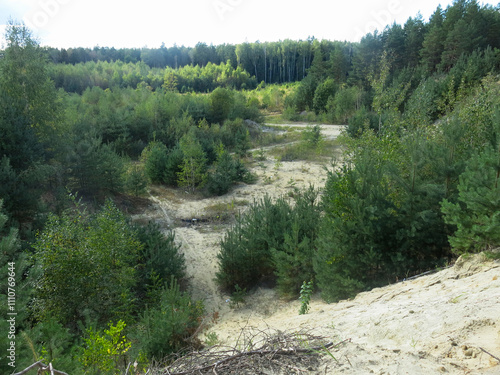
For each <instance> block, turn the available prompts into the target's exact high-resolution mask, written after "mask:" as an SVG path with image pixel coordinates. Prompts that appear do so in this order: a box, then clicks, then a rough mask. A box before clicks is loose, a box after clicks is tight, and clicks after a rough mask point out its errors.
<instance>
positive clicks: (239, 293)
mask: <svg viewBox="0 0 500 375" xmlns="http://www.w3.org/2000/svg"><path fill="white" fill-rule="evenodd" d="M246 295H247V289H246V288H244V289H241V288H240V286H239V285H238V284H236V285H235V286H234V292H233V294H231V299H230V301H229V307H231V308H232V309H235V308H237V307H240V304H243V303H245V297H246Z"/></svg>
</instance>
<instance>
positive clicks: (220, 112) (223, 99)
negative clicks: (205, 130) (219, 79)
mask: <svg viewBox="0 0 500 375" xmlns="http://www.w3.org/2000/svg"><path fill="white" fill-rule="evenodd" d="M210 100H211V107H210V111H211V116H212V122H213V123H219V124H222V123H223V122H224V120H227V119H228V118H229V113H230V112H231V108H232V106H233V104H234V93H233V92H232V91H231V90H228V89H223V88H220V87H218V88H217V89H215V90H214V91H213V92H212V94H211V95H210Z"/></svg>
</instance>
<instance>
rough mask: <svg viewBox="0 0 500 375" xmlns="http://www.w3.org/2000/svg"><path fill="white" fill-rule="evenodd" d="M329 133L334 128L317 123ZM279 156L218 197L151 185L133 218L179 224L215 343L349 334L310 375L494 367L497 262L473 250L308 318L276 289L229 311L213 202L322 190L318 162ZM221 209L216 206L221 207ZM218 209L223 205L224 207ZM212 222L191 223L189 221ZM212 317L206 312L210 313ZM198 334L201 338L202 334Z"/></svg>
mask: <svg viewBox="0 0 500 375" xmlns="http://www.w3.org/2000/svg"><path fill="white" fill-rule="evenodd" d="M322 128H323V132H324V134H326V135H327V136H328V137H329V138H334V137H335V136H336V135H337V134H338V133H339V131H340V127H334V126H327V127H322ZM275 167H276V165H275V161H274V160H273V159H271V158H268V160H267V161H265V162H263V163H261V164H260V165H258V164H256V165H255V166H254V167H253V171H254V172H255V173H257V174H258V175H259V177H260V178H259V182H258V183H257V184H255V185H245V184H242V185H240V186H238V187H237V188H236V189H234V190H233V191H232V192H231V193H230V194H228V195H226V196H224V197H221V198H209V199H201V198H198V199H196V198H193V197H192V196H189V195H187V194H185V193H183V192H179V191H175V190H171V189H165V188H160V187H155V188H153V189H152V191H151V199H152V201H153V202H154V205H153V206H152V207H151V208H150V209H149V210H148V211H147V212H145V213H144V214H142V215H137V216H136V219H137V220H141V219H144V220H146V219H151V218H153V219H155V220H156V221H158V222H159V223H161V224H162V226H163V227H164V228H165V229H168V228H175V232H176V239H177V240H178V241H179V243H180V244H181V251H182V252H183V253H184V255H185V257H186V263H187V274H188V275H189V277H190V289H191V292H192V294H193V297H194V298H196V299H202V300H203V301H204V302H205V306H206V309H207V312H208V313H209V314H212V313H215V312H217V313H218V316H219V319H218V320H217V321H216V322H215V323H213V322H212V323H207V330H206V331H205V333H208V332H215V333H216V334H217V335H218V338H219V340H220V341H221V342H223V343H227V344H231V343H234V341H235V340H236V338H237V337H238V336H239V333H240V332H241V329H246V328H249V327H258V328H260V329H264V328H266V327H269V328H273V329H279V330H298V329H313V330H314V332H315V333H318V334H321V335H325V336H328V337H331V339H332V340H333V341H335V342H340V341H342V340H345V339H350V342H348V343H346V344H344V345H342V346H341V347H340V348H339V349H338V351H337V352H335V353H333V354H334V356H335V357H336V359H337V361H338V362H336V361H334V360H333V359H332V358H331V357H329V356H325V358H324V364H323V365H322V367H321V368H319V369H316V370H315V371H306V372H304V373H314V374H337V373H342V374H371V373H374V374H424V373H425V374H439V373H450V374H500V362H499V361H497V360H495V359H494V358H493V357H491V356H490V355H488V354H486V353H484V352H483V351H482V350H481V349H479V348H483V349H484V350H486V351H488V352H489V353H491V354H493V355H495V356H496V357H500V281H499V278H500V262H498V261H497V262H484V261H482V260H480V259H478V258H477V257H476V258H474V259H472V260H469V261H467V262H462V261H460V262H457V264H455V266H454V267H452V268H448V269H446V270H443V271H441V272H438V273H435V274H431V275H428V276H423V277H421V278H417V279H414V280H411V281H407V282H401V283H398V284H394V285H390V286H387V287H385V288H378V289H375V290H372V291H370V292H366V293H361V294H359V295H358V296H357V297H356V298H355V299H353V300H351V301H342V302H339V303H336V304H330V305H328V304H325V303H324V302H323V301H322V300H321V299H320V298H319V296H315V298H314V300H313V301H312V303H311V311H310V313H309V314H307V315H300V316H299V315H298V310H299V302H298V301H292V302H289V301H283V300H280V299H279V298H278V296H277V295H276V294H275V293H274V292H273V291H272V290H267V289H259V290H257V291H255V292H254V293H253V294H252V295H251V296H249V297H248V298H247V303H246V304H245V305H244V306H242V307H240V308H237V309H231V308H230V307H229V304H228V303H227V302H226V301H227V299H228V298H229V296H226V295H223V294H221V293H220V292H219V291H218V290H217V287H216V285H215V283H214V280H213V279H214V276H215V272H216V269H217V259H216V254H217V252H218V243H219V241H220V239H221V238H222V237H223V235H224V231H225V230H226V228H227V227H228V223H227V222H219V221H217V220H214V218H213V217H210V215H213V208H211V207H213V206H214V205H216V204H219V203H221V202H223V203H224V204H225V205H227V207H228V208H229V207H231V208H232V207H235V209H234V210H235V211H236V210H239V211H244V210H245V208H246V207H248V205H249V204H250V203H251V202H253V200H254V199H259V198H261V197H263V196H264V195H265V194H269V195H271V196H273V197H277V196H280V195H286V193H287V192H288V191H290V190H291V189H292V188H293V187H298V188H301V187H307V186H309V184H310V183H311V184H314V185H315V186H316V187H321V186H322V185H323V184H324V181H325V178H326V171H325V169H324V168H323V165H321V164H320V163H305V162H283V163H282V165H280V166H279V168H277V169H276V168H275ZM219 207H220V205H219ZM222 207H224V205H223V206H222ZM207 217H210V220H209V221H208V222H200V221H196V222H191V223H189V221H190V220H191V219H193V218H195V219H204V218H207ZM207 322H208V319H207ZM201 338H202V339H203V336H202V337H201Z"/></svg>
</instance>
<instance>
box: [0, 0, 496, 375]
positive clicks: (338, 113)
mask: <svg viewBox="0 0 500 375" xmlns="http://www.w3.org/2000/svg"><path fill="white" fill-rule="evenodd" d="M499 10H500V9H498V7H491V6H481V5H479V4H478V3H477V2H476V1H472V0H456V1H455V2H454V3H453V5H451V6H449V7H448V8H446V9H441V8H437V9H436V11H435V12H434V14H433V15H432V16H431V17H430V19H429V21H424V20H423V19H422V18H421V17H420V16H416V17H414V18H410V19H408V21H407V22H406V23H405V24H404V25H398V24H393V25H390V26H387V27H386V28H385V29H384V30H382V31H380V32H378V31H377V32H374V33H371V34H367V35H365V36H364V37H363V38H362V39H361V41H360V42H358V43H347V42H339V41H327V40H322V41H319V40H316V39H314V38H310V39H308V40H306V41H291V40H284V41H279V42H266V43H259V42H256V43H243V44H238V45H221V46H207V45H206V44H203V43H199V44H197V45H196V46H195V47H193V48H188V47H177V46H174V47H170V48H166V47H164V46H162V47H161V48H159V49H146V48H143V49H114V48H101V47H96V48H94V49H84V48H76V49H68V50H64V49H54V48H42V47H40V45H39V44H38V43H37V42H36V41H35V39H34V38H33V36H32V34H31V32H30V30H29V29H27V28H26V27H25V26H23V25H16V24H14V23H11V24H10V25H9V26H8V28H7V32H6V40H7V45H6V48H5V50H4V51H2V53H1V54H0V56H1V57H0V135H1V137H0V257H1V263H0V267H1V270H2V272H1V274H2V279H1V281H0V285H1V290H0V292H1V294H2V299H3V300H5V301H8V302H9V303H8V304H2V307H1V308H0V311H1V315H2V320H1V321H0V327H1V331H2V332H10V334H9V335H4V336H2V337H1V338H0V342H1V343H2V348H9V346H12V342H14V344H15V358H14V359H12V358H9V355H8V354H9V351H6V350H4V351H3V353H2V354H1V355H0V360H1V363H0V369H1V371H2V372H3V373H11V372H13V371H20V370H22V369H24V368H25V367H27V366H29V365H30V364H32V363H34V362H36V361H43V362H44V363H49V362H51V363H53V365H54V366H55V367H56V368H57V369H59V370H62V371H66V372H69V373H71V374H79V373H89V374H108V373H109V374H111V373H123V372H125V369H126V368H127V364H129V363H131V362H132V363H134V362H136V363H137V365H136V367H135V370H134V371H137V373H144V372H143V370H144V369H147V368H148V366H149V364H150V363H151V362H152V361H153V360H161V359H162V358H164V357H166V356H167V355H169V354H171V353H175V352H178V351H179V350H181V349H182V348H184V347H186V346H189V345H196V344H197V343H196V340H194V339H193V335H194V333H195V332H196V330H197V328H198V326H199V324H200V322H201V321H202V319H203V315H204V308H203V303H202V302H201V301H192V300H191V298H190V296H189V294H188V293H187V292H185V284H186V282H187V280H186V278H185V261H184V258H183V256H182V254H181V253H180V252H179V247H178V245H176V241H175V234H174V232H170V233H169V234H168V235H166V236H165V235H164V234H162V232H161V231H160V229H159V227H158V226H157V225H155V224H153V223H150V224H149V225H145V226H141V225H138V224H134V223H132V222H131V221H130V219H129V218H128V216H127V214H126V212H124V211H123V210H121V209H120V205H122V203H123V202H124V201H127V200H131V199H140V197H143V196H145V194H146V192H147V189H148V186H150V185H151V184H163V185H167V186H172V187H182V188H183V189H184V190H185V191H187V192H188V193H190V194H198V195H200V196H215V195H224V194H226V193H227V192H228V191H230V190H231V189H232V188H233V185H234V184H235V183H241V182H243V183H252V182H254V181H255V178H256V177H255V176H254V175H252V173H251V172H250V171H249V168H248V162H249V160H250V159H252V156H251V155H250V154H249V153H248V150H249V149H250V148H251V147H252V146H258V145H259V142H260V141H262V140H263V139H264V137H263V136H262V134H261V132H260V130H259V126H258V124H259V123H261V122H263V121H264V120H263V119H264V116H265V115H267V114H269V113H279V114H280V116H281V117H282V118H283V119H286V120H288V121H293V120H307V121H312V122H324V123H337V124H338V123H342V124H346V125H347V127H346V132H345V134H344V136H343V137H342V140H341V141H342V147H343V150H344V151H343V157H342V162H339V164H337V165H334V166H332V167H331V168H330V170H329V172H328V178H327V181H326V184H325V186H324V187H316V188H314V187H311V188H310V189H308V190H306V191H297V192H295V193H294V194H293V197H292V198H290V197H283V198H281V199H278V200H276V201H272V200H271V199H269V198H265V199H263V200H262V201H260V202H255V203H254V204H253V205H252V207H251V208H250V209H249V210H248V212H247V213H246V214H245V215H241V216H238V217H237V218H236V221H235V223H233V225H232V226H231V228H230V229H228V231H227V233H226V235H225V237H224V239H223V240H222V241H221V244H220V253H219V256H218V258H219V269H218V272H217V282H218V284H219V286H220V288H221V290H223V291H226V292H228V293H239V294H241V292H242V291H250V290H251V289H252V288H253V287H255V286H258V285H259V284H261V283H262V282H263V281H266V285H271V284H274V285H276V288H278V290H279V292H280V293H281V294H282V295H283V296H284V297H285V298H296V297H297V296H298V295H299V293H300V288H301V286H302V285H303V283H304V282H309V281H312V282H313V285H314V286H315V287H316V288H317V290H319V291H320V292H321V295H322V297H323V298H324V299H325V300H326V301H329V302H333V301H337V300H339V299H342V298H347V297H351V296H353V295H354V294H355V293H358V292H360V291H363V290H367V289H369V288H372V287H374V286H379V285H383V284H386V283H391V282H394V281H396V280H401V279H403V278H405V277H408V276H410V275H414V274H417V273H419V272H423V271H425V270H429V269H434V268H435V267H440V266H443V265H445V264H447V263H449V262H450V261H452V260H453V259H454V258H455V257H456V256H457V255H460V254H466V253H471V252H479V251H489V250H491V249H493V248H495V247H498V246H500V83H499V82H500V12H499ZM318 129H319V128H317V127H316V128H311V129H309V130H308V132H309V133H308V134H306V137H309V138H308V139H307V142H309V144H310V145H311V147H315V145H317V143H318V142H319V140H320V138H321V134H320V133H319V130H318ZM296 157H300V155H298V156H296ZM317 189H320V190H317ZM488 254H489V253H488ZM491 256H494V255H491ZM7 275H8V277H7ZM269 282H271V283H269ZM14 295H15V303H14V302H13V301H14V299H13V298H11V299H8V297H14ZM9 311H10V312H12V311H15V312H16V314H17V315H16V316H15V325H12V324H10V322H9V320H8V319H7V318H6V317H9V315H8V313H9ZM198 344H199V343H198ZM12 364H14V366H15V367H13V366H12Z"/></svg>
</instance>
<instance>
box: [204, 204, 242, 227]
mask: <svg viewBox="0 0 500 375" xmlns="http://www.w3.org/2000/svg"><path fill="white" fill-rule="evenodd" d="M249 204H250V203H249V202H248V201H247V200H245V199H242V200H237V201H235V200H234V199H233V200H231V202H218V203H215V204H212V205H210V206H207V207H205V216H206V217H208V218H210V219H211V220H212V221H214V222H220V223H225V222H228V221H230V220H232V219H234V217H235V216H236V214H237V213H238V207H242V206H247V205H249Z"/></svg>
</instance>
